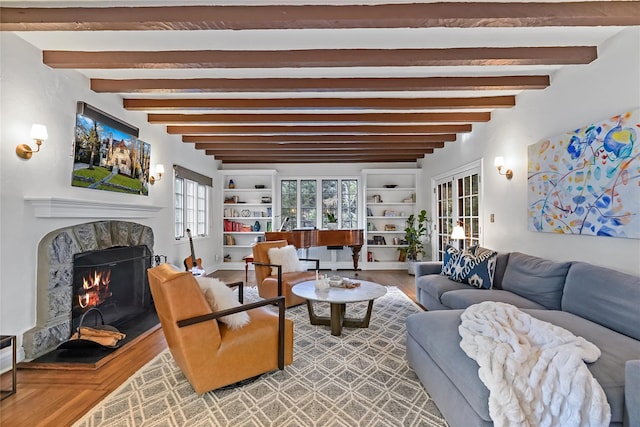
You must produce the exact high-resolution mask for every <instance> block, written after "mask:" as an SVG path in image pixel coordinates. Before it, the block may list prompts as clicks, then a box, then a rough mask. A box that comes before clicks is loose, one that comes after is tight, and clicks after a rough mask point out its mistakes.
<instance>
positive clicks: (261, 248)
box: [253, 240, 320, 307]
mask: <svg viewBox="0 0 640 427" xmlns="http://www.w3.org/2000/svg"><path fill="white" fill-rule="evenodd" d="M286 245H287V241H286V240H271V241H267V242H258V243H256V244H254V245H253V265H255V267H256V283H257V284H258V293H259V294H260V296H261V297H262V298H274V297H277V296H280V295H282V296H284V301H285V303H284V305H285V307H292V306H294V305H298V304H303V303H305V302H306V301H307V300H305V299H304V298H300V297H299V296H297V295H294V294H293V293H292V292H291V288H292V287H294V286H295V285H297V284H298V283H300V282H304V281H307V280H314V279H315V278H316V274H315V271H292V272H288V273H283V272H282V266H281V265H278V264H272V263H271V261H270V260H269V249H271V248H281V247H284V246H286ZM300 261H315V263H316V265H315V270H318V269H319V268H320V260H317V259H309V258H300ZM271 267H276V268H277V269H278V273H277V274H275V275H271Z"/></svg>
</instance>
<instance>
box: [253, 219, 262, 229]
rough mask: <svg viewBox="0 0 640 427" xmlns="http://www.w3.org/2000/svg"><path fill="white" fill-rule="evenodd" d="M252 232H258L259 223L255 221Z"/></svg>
mask: <svg viewBox="0 0 640 427" xmlns="http://www.w3.org/2000/svg"><path fill="white" fill-rule="evenodd" d="M253 231H260V221H256V223H255V224H253Z"/></svg>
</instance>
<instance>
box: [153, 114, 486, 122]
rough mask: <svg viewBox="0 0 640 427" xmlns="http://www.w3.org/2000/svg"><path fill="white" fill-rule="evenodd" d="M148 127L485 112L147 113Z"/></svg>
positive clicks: (458, 118) (460, 118)
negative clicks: (150, 124) (156, 125)
mask: <svg viewBox="0 0 640 427" xmlns="http://www.w3.org/2000/svg"><path fill="white" fill-rule="evenodd" d="M147 117H148V121H149V123H152V124H167V125H169V124H174V125H178V124H193V123H208V124H211V123H269V122H271V123H291V122H306V123H310V122H331V123H339V122H365V123H373V122H378V123H412V122H415V123H429V122H431V123H433V122H453V123H460V122H464V123H468V122H488V121H489V120H490V119H491V113H489V112H458V113H343V114H148V116H147Z"/></svg>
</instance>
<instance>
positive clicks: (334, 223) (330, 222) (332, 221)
mask: <svg viewBox="0 0 640 427" xmlns="http://www.w3.org/2000/svg"><path fill="white" fill-rule="evenodd" d="M327 228H328V229H329V230H336V229H337V228H338V218H336V214H334V213H333V212H327Z"/></svg>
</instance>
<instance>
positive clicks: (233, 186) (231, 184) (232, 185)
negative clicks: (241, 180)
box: [229, 179, 236, 188]
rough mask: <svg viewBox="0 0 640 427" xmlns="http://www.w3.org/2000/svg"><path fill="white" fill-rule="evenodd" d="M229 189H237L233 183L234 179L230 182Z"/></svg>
mask: <svg viewBox="0 0 640 427" xmlns="http://www.w3.org/2000/svg"><path fill="white" fill-rule="evenodd" d="M229 188H236V184H235V183H234V182H233V180H232V179H230V180H229Z"/></svg>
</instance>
